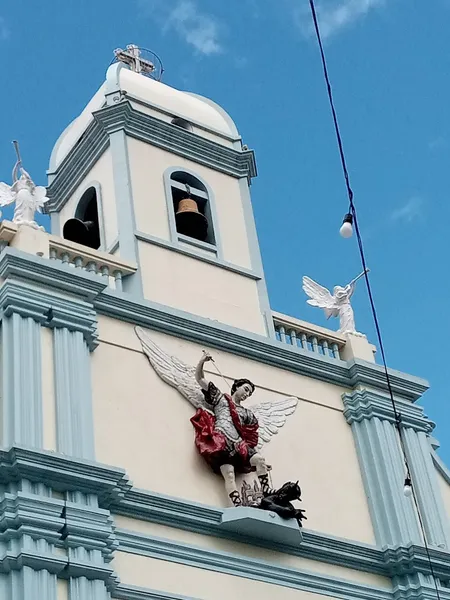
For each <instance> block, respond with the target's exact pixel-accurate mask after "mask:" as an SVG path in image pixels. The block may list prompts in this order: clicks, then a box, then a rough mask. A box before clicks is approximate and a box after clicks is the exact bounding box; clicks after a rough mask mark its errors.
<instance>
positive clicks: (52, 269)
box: [0, 248, 108, 301]
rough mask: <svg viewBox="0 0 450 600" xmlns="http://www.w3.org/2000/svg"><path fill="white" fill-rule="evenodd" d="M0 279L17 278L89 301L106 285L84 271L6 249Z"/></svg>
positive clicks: (0, 257) (0, 266) (97, 277)
mask: <svg viewBox="0 0 450 600" xmlns="http://www.w3.org/2000/svg"><path fill="white" fill-rule="evenodd" d="M0 277H1V278H3V279H7V278H8V277H14V278H20V279H24V280H27V281H31V282H34V283H38V284H41V285H42V286H45V287H46V288H47V289H48V288H50V289H51V288H53V289H57V290H62V291H65V292H70V293H71V294H75V295H76V296H78V297H81V298H83V299H84V300H87V301H89V300H92V299H93V298H95V297H96V296H97V295H98V294H100V292H102V291H103V290H104V289H105V288H106V287H107V286H108V283H107V282H105V280H104V279H103V278H102V277H99V276H97V275H94V274H92V273H89V272H88V271H85V270H84V269H74V268H73V267H70V266H69V265H66V264H63V263H62V262H59V261H54V260H49V259H47V258H41V257H38V256H33V255H32V254H28V253H27V252H23V251H21V250H16V249H15V248H5V250H4V251H3V252H2V253H1V255H0Z"/></svg>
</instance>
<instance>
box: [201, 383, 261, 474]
mask: <svg viewBox="0 0 450 600" xmlns="http://www.w3.org/2000/svg"><path fill="white" fill-rule="evenodd" d="M203 394H204V396H205V401H206V404H207V405H208V406H210V407H211V410H208V409H205V408H199V409H197V412H196V413H195V415H194V416H193V417H192V418H191V423H192V425H193V426H194V429H195V445H196V447H197V450H198V451H199V453H200V454H201V456H203V458H204V459H205V460H206V462H207V463H208V464H209V465H210V466H211V467H212V468H213V469H214V471H215V472H217V473H220V467H221V466H222V465H233V467H234V468H235V470H236V471H237V472H240V473H249V472H250V471H251V470H252V467H251V465H250V459H251V457H252V456H254V455H255V454H256V452H257V450H256V446H257V445H258V427H259V425H258V420H257V418H256V417H255V415H254V414H253V412H252V411H251V410H250V409H248V408H244V407H243V406H242V405H240V404H236V403H235V402H234V401H233V399H232V397H231V396H230V395H229V394H223V393H222V392H221V391H220V390H219V389H218V388H217V387H216V386H215V385H214V384H213V383H212V382H210V383H209V385H208V389H207V390H203Z"/></svg>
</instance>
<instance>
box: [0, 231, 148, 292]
mask: <svg viewBox="0 0 450 600" xmlns="http://www.w3.org/2000/svg"><path fill="white" fill-rule="evenodd" d="M6 246H11V247H16V248H18V249H20V250H24V251H25V252H29V253H30V254H35V255H38V256H41V257H42V258H47V259H48V260H51V261H58V262H60V263H62V264H64V265H67V266H68V267H72V268H74V269H84V270H85V271H88V272H89V273H93V274H94V275H97V276H98V277H101V278H103V280H104V281H105V282H107V284H108V286H109V287H110V288H112V289H115V290H118V291H122V279H123V278H124V277H126V276H127V275H132V274H133V273H135V272H136V270H137V265H135V264H133V263H131V262H129V261H125V260H123V259H121V258H120V257H117V256H114V255H112V254H108V253H106V252H101V251H100V250H94V249H93V248H88V247H87V246H82V245H81V244H76V243H75V242H69V241H68V240H65V239H63V238H60V237H57V236H54V235H50V234H48V233H46V232H44V231H40V230H35V229H32V228H30V227H17V225H16V224H15V223H12V222H10V221H2V222H1V224H0V251H1V250H3V248H5V247H6Z"/></svg>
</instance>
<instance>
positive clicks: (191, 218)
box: [175, 186, 208, 242]
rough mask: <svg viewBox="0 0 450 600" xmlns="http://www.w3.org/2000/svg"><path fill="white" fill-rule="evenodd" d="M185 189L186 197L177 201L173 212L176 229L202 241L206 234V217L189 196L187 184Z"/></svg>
mask: <svg viewBox="0 0 450 600" xmlns="http://www.w3.org/2000/svg"><path fill="white" fill-rule="evenodd" d="M186 189H187V198H183V199H182V200H180V201H179V203H178V207H177V212H176V214H175V222H176V224H177V231H178V233H181V234H183V235H187V236H189V237H192V238H195V239H196V240H200V241H202V242H204V241H205V240H206V238H207V235H208V219H207V218H206V217H205V215H204V214H202V213H201V212H200V211H199V209H198V204H197V202H196V201H195V200H194V199H193V198H191V197H190V191H189V186H186Z"/></svg>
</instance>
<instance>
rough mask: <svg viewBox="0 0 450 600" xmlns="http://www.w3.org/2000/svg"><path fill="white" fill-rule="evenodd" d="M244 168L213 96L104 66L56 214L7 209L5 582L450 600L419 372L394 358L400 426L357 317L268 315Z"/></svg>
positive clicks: (53, 173) (59, 182) (0, 542)
mask: <svg viewBox="0 0 450 600" xmlns="http://www.w3.org/2000/svg"><path fill="white" fill-rule="evenodd" d="M255 176H256V163H255V157H254V153H253V151H252V150H249V149H248V148H247V147H246V146H245V145H243V143H242V139H241V136H240V134H239V131H238V129H237V127H236V125H235V124H234V122H233V121H232V119H231V117H230V116H229V115H228V114H227V113H226V112H225V111H224V110H223V109H222V108H221V107H220V106H218V105H217V104H215V103H214V102H212V101H210V100H208V99H205V98H203V97H200V96H197V95H195V94H189V93H185V92H181V91H178V90H175V89H173V88H171V87H169V86H167V85H165V84H163V83H161V82H160V81H156V80H154V79H152V78H151V77H147V76H144V75H143V74H141V73H138V72H136V70H133V69H130V68H127V66H126V65H125V64H124V63H122V62H116V63H114V64H113V65H111V66H110V67H109V69H108V71H107V74H106V79H105V81H104V83H103V84H102V85H101V87H100V88H99V90H98V92H97V93H96V94H95V95H94V96H93V98H92V99H91V100H90V101H89V103H88V104H87V106H86V108H85V109H84V110H83V111H82V113H81V114H80V115H79V116H78V117H77V118H76V119H75V120H74V121H73V122H72V123H71V124H70V125H69V126H68V127H67V128H66V130H65V131H64V132H63V133H62V134H61V136H60V138H59V140H58V141H57V143H56V145H55V146H54V149H53V152H52V155H51V158H50V166H49V181H48V187H47V197H48V200H47V201H46V202H45V210H46V212H47V213H49V214H50V216H51V233H47V232H44V231H42V230H40V229H38V228H36V227H32V226H30V225H27V224H26V223H25V224H23V223H20V222H8V221H3V222H2V223H1V224H0V245H1V248H2V250H1V253H0V278H1V283H0V306H1V309H2V313H1V314H2V321H1V336H2V350H1V370H2V371H1V372H2V401H1V421H0V422H1V440H0V441H1V446H0V460H1V469H0V519H1V520H0V523H1V533H0V548H1V552H0V598H1V599H3V598H4V599H5V600H110V599H122V600H150V599H152V600H182V599H183V600H230V599H232V598H244V597H245V598H249V599H251V600H253V599H260V600H270V599H271V598H276V599H277V600H294V599H297V598H298V599H299V600H325V599H327V598H336V599H342V600H350V599H352V600H366V599H373V600H400V599H402V600H403V599H404V600H413V599H416V598H420V599H427V600H428V599H429V600H433V599H435V598H437V597H438V594H439V597H440V598H442V599H446V600H450V525H449V515H450V471H449V469H448V468H447V467H446V466H445V465H444V464H443V463H442V461H441V460H440V458H439V456H438V454H437V453H436V448H437V447H438V442H437V440H435V439H434V438H433V427H434V425H433V423H431V422H430V421H429V419H428V418H427V417H426V416H425V415H424V413H423V410H422V408H421V407H420V406H418V404H417V401H418V400H419V399H420V397H421V396H422V394H423V393H424V392H425V391H426V390H427V387H428V384H427V382H426V381H424V380H422V379H420V378H418V377H415V376H412V375H408V374H405V373H400V372H398V371H394V370H389V375H390V382H391V385H392V390H393V393H394V396H395V400H396V405H397V407H398V410H399V412H400V414H401V422H400V425H399V423H398V420H397V421H396V417H395V413H394V410H393V407H392V403H391V399H390V396H389V393H388V392H389V390H388V386H387V382H386V376H385V373H384V371H383V368H382V367H381V366H380V365H379V364H377V363H376V362H375V358H374V351H375V348H374V347H373V346H372V345H371V344H370V343H369V342H368V340H367V339H366V337H365V336H363V335H361V334H357V333H355V332H347V333H336V332H334V331H331V330H328V329H324V328H321V327H318V326H315V325H314V324H311V323H305V322H303V321H299V320H297V319H294V318H291V317H289V316H286V315H281V314H279V313H274V312H273V311H272V310H271V307H270V302H269V298H268V293H267V288H266V283H265V279H264V270H263V265H262V261H261V256H260V251H259V246H258V239H257V232H256V227H255V222H254V217H253V212H252V204H251V198H250V183H251V180H252V178H254V177H255ZM16 203H17V199H16ZM211 359H212V360H211ZM398 429H400V431H401V440H402V444H403V447H404V450H405V453H406V457H407V460H408V465H409V467H410V470H411V479H412V487H413V490H414V495H410V494H406V495H405V493H404V481H405V464H404V458H403V453H402V444H401V443H400V437H399V431H398ZM285 484H292V486H291V487H292V489H294V495H293V496H292V497H291V498H287V496H286V498H287V500H286V499H285V500H286V501H285V502H284V500H283V498H281V496H282V494H281V496H280V494H278V496H277V495H276V494H275V495H274V494H273V492H274V491H275V490H277V491H279V490H280V489H281V488H283V486H284V485H285ZM295 486H297V488H298V486H300V487H301V499H302V501H301V503H300V502H299V497H300V494H299V493H297V492H299V490H298V489H297V488H295ZM286 489H287V488H286ZM289 489H291V488H289ZM268 497H270V498H271V504H267V505H266V506H265V507H264V504H261V503H262V502H263V501H267V498H268ZM280 498H281V500H280ZM415 500H416V502H417V504H416V502H415ZM283 502H284V509H286V507H287V506H288V504H289V506H290V507H291V508H289V507H288V510H291V509H292V506H293V507H294V512H291V513H286V512H283V510H282V508H283V507H282V508H280V509H279V506H278V504H280V505H282V504H283ZM300 509H302V510H304V513H301V512H300ZM305 516H306V517H307V520H304V517H305ZM424 535H425V541H424V537H423V536H424Z"/></svg>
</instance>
